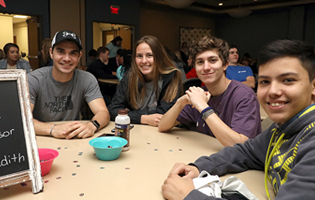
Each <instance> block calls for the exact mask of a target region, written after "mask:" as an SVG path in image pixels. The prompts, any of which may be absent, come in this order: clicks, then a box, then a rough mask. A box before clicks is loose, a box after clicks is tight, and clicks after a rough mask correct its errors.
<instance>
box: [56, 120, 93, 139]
mask: <svg viewBox="0 0 315 200" xmlns="http://www.w3.org/2000/svg"><path fill="white" fill-rule="evenodd" d="M95 131H96V127H95V126H94V125H93V124H92V123H91V122H88V123H86V122H77V121H74V122H68V123H64V124H57V125H56V126H55V127H54V128H53V129H52V132H51V134H52V136H53V137H55V138H66V139H71V138H74V137H76V138H87V137H91V136H93V135H94V132H95Z"/></svg>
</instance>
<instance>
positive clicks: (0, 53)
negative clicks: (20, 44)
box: [0, 49, 4, 60]
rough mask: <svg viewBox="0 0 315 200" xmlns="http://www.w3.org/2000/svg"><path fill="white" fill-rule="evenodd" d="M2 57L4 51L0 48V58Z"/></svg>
mask: <svg viewBox="0 0 315 200" xmlns="http://www.w3.org/2000/svg"><path fill="white" fill-rule="evenodd" d="M2 59H4V52H3V50H2V49H0V60H2Z"/></svg>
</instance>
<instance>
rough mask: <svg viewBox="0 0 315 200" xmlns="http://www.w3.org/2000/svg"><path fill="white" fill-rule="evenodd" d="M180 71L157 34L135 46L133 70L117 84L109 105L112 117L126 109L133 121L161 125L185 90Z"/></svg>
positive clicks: (112, 118)
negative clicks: (166, 113)
mask: <svg viewBox="0 0 315 200" xmlns="http://www.w3.org/2000/svg"><path fill="white" fill-rule="evenodd" d="M181 88H182V86H181V73H180V71H179V70H178V69H177V68H176V67H175V66H174V65H173V64H172V62H171V61H170V59H169V58H168V56H167V54H166V52H165V50H164V48H163V46H162V45H161V43H160V42H159V40H158V39H157V38H156V37H154V36H144V37H142V38H141V39H140V40H138V42H137V43H136V45H135V50H134V51H133V56H132V64H131V69H130V70H129V71H128V73H127V74H126V75H125V76H124V78H123V79H122V80H121V81H120V83H119V85H118V86H117V91H116V93H115V95H114V97H113V99H112V102H111V104H110V105H109V111H110V115H111V120H115V117H116V116H117V114H118V111H119V110H121V109H126V110H127V111H128V115H129V117H130V119H131V123H135V124H148V125H150V126H158V124H159V122H160V119H161V117H162V116H163V114H164V113H165V112H166V111H167V110H168V109H169V108H170V107H172V105H173V104H174V103H175V102H176V100H177V98H178V97H179V96H180V95H181V93H182V89H181Z"/></svg>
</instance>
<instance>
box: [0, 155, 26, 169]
mask: <svg viewBox="0 0 315 200" xmlns="http://www.w3.org/2000/svg"><path fill="white" fill-rule="evenodd" d="M0 159H1V160H0V167H6V166H9V165H10V164H12V163H21V162H24V161H25V156H24V155H23V154H21V153H18V154H17V155H15V153H14V154H12V155H3V157H2V158H0Z"/></svg>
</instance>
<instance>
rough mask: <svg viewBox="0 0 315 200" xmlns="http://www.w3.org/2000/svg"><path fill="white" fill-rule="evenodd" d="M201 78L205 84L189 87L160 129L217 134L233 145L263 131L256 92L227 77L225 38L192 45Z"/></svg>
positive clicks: (167, 114) (224, 142)
mask: <svg viewBox="0 0 315 200" xmlns="http://www.w3.org/2000/svg"><path fill="white" fill-rule="evenodd" d="M190 53H191V57H192V63H193V65H194V68H195V69H196V73H197V76H198V78H199V79H200V80H201V81H202V82H203V83H204V84H205V85H206V86H205V87H203V88H200V87H195V86H193V87H190V88H189V90H187V91H186V94H185V95H183V96H182V97H180V98H179V99H178V100H177V101H176V103H175V105H174V106H173V107H172V108H171V109H169V110H168V111H167V113H165V114H164V116H163V117H162V119H161V121H160V123H159V131H161V132H166V131H169V130H170V129H171V128H173V127H174V126H176V125H179V124H180V123H181V125H185V126H186V127H187V128H189V129H191V130H197V131H198V132H201V133H204V134H207V135H210V136H213V137H216V138H217V139H218V140H219V142H220V143H221V144H222V145H223V146H233V145H234V144H235V143H243V142H244V141H246V140H248V139H249V138H254V137H256V136H257V135H258V134H259V133H260V132H261V118H260V106H259V103H258V101H257V97H256V94H255V93H254V91H253V90H252V89H250V88H249V87H247V86H245V85H244V84H242V83H240V82H238V81H235V80H229V79H227V78H226V77H225V72H224V71H225V70H226V68H227V66H228V56H229V47H228V44H227V42H226V41H224V40H221V39H218V38H215V37H207V36H206V37H204V38H202V39H201V40H199V41H194V42H193V43H192V45H191V47H190Z"/></svg>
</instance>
